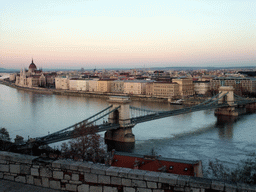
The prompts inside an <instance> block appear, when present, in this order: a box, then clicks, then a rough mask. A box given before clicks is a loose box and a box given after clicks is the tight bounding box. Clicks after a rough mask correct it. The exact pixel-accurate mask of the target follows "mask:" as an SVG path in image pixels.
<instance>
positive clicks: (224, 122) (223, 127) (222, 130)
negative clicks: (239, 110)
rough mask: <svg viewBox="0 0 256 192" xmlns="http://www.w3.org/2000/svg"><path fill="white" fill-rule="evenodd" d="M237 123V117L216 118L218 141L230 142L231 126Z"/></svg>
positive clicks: (231, 135)
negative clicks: (226, 140)
mask: <svg viewBox="0 0 256 192" xmlns="http://www.w3.org/2000/svg"><path fill="white" fill-rule="evenodd" d="M237 121H238V117H233V116H217V122H216V128H218V135H219V138H220V139H228V140H232V138H233V126H234V123H235V122H237Z"/></svg>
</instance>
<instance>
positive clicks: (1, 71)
mask: <svg viewBox="0 0 256 192" xmlns="http://www.w3.org/2000/svg"><path fill="white" fill-rule="evenodd" d="M17 72H19V70H18V69H5V68H0V73H17Z"/></svg>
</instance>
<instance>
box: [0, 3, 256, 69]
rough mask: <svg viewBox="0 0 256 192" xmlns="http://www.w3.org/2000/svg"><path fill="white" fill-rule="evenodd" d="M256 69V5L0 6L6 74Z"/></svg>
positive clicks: (0, 51)
mask: <svg viewBox="0 0 256 192" xmlns="http://www.w3.org/2000/svg"><path fill="white" fill-rule="evenodd" d="M32 58H33V60H34V63H35V64H36V65H37V67H42V68H81V67H83V68H85V69H87V68H95V67H96V68H113V67H119V68H141V67H144V68H150V67H176V66H184V67H191V66H196V67H220V66H225V67H229V66H231V67H232V66H256V1H255V0H155V1H153V0H136V1H134V0H129V1H124V0H43V1H42V0H22V1H21V0H8V1H0V68H23V67H28V66H29V64H30V63H31V60H32Z"/></svg>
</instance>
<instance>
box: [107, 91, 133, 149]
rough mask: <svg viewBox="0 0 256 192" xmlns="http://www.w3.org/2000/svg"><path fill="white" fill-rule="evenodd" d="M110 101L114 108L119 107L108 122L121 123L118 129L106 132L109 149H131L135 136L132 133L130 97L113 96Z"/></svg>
mask: <svg viewBox="0 0 256 192" xmlns="http://www.w3.org/2000/svg"><path fill="white" fill-rule="evenodd" d="M108 102H109V103H110V105H112V108H111V109H110V110H112V109H115V108H117V107H119V106H120V107H119V108H118V109H117V110H116V111H114V112H113V113H111V114H110V115H109V118H108V123H111V124H119V128H118V129H114V130H108V131H107V132H106V133H105V142H106V143H107V144H108V148H109V150H111V149H113V148H114V149H116V150H117V151H131V150H132V149H133V148H134V144H135V136H134V134H133V133H132V128H133V127H134V125H133V124H131V120H130V102H131V100H130V98H129V97H120V96H112V97H109V100H108Z"/></svg>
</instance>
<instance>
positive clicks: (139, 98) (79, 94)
mask: <svg viewBox="0 0 256 192" xmlns="http://www.w3.org/2000/svg"><path fill="white" fill-rule="evenodd" d="M0 84H3V85H6V86H9V87H13V88H16V89H19V90H24V91H30V92H34V93H41V94H55V95H65V96H76V97H92V98H103V99H108V98H109V97H110V96H129V97H130V98H131V100H134V101H153V102H164V103H168V98H161V97H152V96H147V95H129V94H113V93H101V92H85V91H72V90H57V89H48V88H40V87H33V88H29V87H20V86H17V85H15V83H13V82H10V81H4V80H1V81H0Z"/></svg>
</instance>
